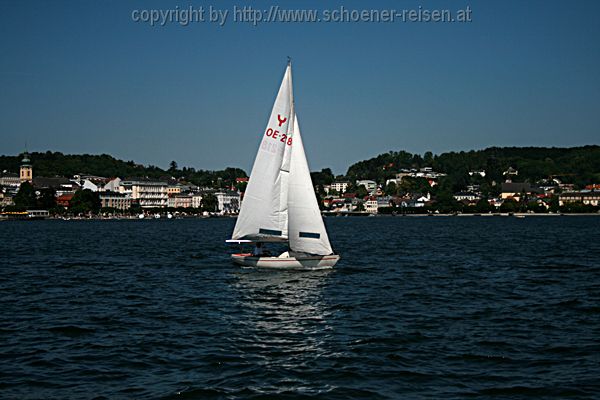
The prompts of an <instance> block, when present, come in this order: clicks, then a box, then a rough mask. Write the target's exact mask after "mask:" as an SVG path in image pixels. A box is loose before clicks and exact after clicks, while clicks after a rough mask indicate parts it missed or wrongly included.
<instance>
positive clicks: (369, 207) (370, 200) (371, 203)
mask: <svg viewBox="0 0 600 400" xmlns="http://www.w3.org/2000/svg"><path fill="white" fill-rule="evenodd" d="M364 206H365V211H366V212H368V213H369V214H377V210H378V209H379V204H378V203H377V197H375V196H369V197H367V198H366V200H365V202H364Z"/></svg>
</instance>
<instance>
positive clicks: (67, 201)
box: [56, 193, 75, 208]
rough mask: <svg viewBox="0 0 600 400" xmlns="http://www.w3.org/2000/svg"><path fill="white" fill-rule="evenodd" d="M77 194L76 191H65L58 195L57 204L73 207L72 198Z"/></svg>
mask: <svg viewBox="0 0 600 400" xmlns="http://www.w3.org/2000/svg"><path fill="white" fill-rule="evenodd" d="M73 196H75V193H64V194H61V195H59V196H57V197H56V205H57V206H59V207H64V208H69V207H71V200H72V199H73Z"/></svg>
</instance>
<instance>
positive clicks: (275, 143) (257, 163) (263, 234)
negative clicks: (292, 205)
mask: <svg viewBox="0 0 600 400" xmlns="http://www.w3.org/2000/svg"><path fill="white" fill-rule="evenodd" d="M292 96H293V94H292V70H291V66H290V65H288V66H287V68H286V70H285V74H284V76H283V81H282V82H281V86H280V87H279V92H278V94H277V98H276V99H275V104H274V105H273V110H272V111H271V116H270V117H269V122H268V124H267V128H266V130H265V132H264V133H263V137H262V141H261V143H260V148H259V149H258V153H257V154H256V159H255V160H254V166H253V167H252V172H251V173H250V180H249V182H248V186H247V188H246V192H245V193H244V200H243V201H242V207H241V209H240V214H239V216H238V219H237V222H236V224H235V228H234V230H233V235H232V239H253V240H256V239H272V240H286V239H287V237H288V232H287V231H288V215H287V214H288V204H287V203H288V202H287V193H288V187H287V185H288V178H289V177H288V171H287V170H288V169H289V168H288V164H289V162H288V161H287V160H286V158H289V156H290V151H288V150H286V149H287V148H291V145H292V139H291V133H292V132H293V124H292V123H291V121H293V119H294V118H293V106H292V103H293V100H292Z"/></svg>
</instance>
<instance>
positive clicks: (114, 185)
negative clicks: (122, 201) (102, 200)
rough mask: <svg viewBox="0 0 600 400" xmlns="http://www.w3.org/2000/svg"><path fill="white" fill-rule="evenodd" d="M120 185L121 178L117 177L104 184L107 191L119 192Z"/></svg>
mask: <svg viewBox="0 0 600 400" xmlns="http://www.w3.org/2000/svg"><path fill="white" fill-rule="evenodd" d="M119 186H121V178H119V177H117V178H114V179H110V180H109V181H108V182H107V183H106V185H104V188H103V190H104V191H106V192H119Z"/></svg>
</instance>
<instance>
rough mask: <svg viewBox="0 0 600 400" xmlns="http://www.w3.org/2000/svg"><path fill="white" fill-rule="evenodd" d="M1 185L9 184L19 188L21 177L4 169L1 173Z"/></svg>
mask: <svg viewBox="0 0 600 400" xmlns="http://www.w3.org/2000/svg"><path fill="white" fill-rule="evenodd" d="M0 186H7V187H11V188H15V189H18V188H19V186H21V179H20V178H19V175H18V174H15V173H12V172H6V171H4V172H3V173H2V175H0Z"/></svg>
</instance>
